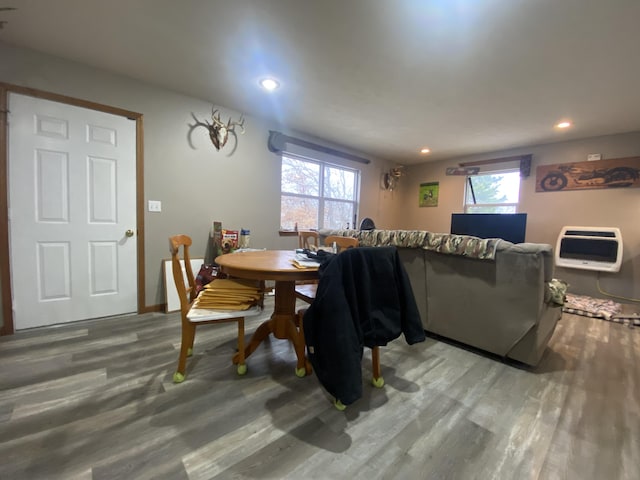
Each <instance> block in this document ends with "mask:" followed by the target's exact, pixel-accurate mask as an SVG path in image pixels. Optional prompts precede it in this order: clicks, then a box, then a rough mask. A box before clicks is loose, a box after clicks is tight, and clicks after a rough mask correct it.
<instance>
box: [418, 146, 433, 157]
mask: <svg viewBox="0 0 640 480" xmlns="http://www.w3.org/2000/svg"><path fill="white" fill-rule="evenodd" d="M420 153H422V154H425V155H426V154H427V153H431V150H429V149H428V148H427V147H424V148H423V149H421V150H420Z"/></svg>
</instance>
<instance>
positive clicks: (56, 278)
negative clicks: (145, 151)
mask: <svg viewBox="0 0 640 480" xmlns="http://www.w3.org/2000/svg"><path fill="white" fill-rule="evenodd" d="M9 112H10V113H9V116H8V120H9V230H10V237H9V238H10V252H11V283H12V292H13V309H14V312H13V313H14V324H15V328H16V330H20V329H25V328H31V327H37V326H41V325H53V324H57V323H65V322H72V321H75V320H83V319H88V318H99V317H105V316H110V315H118V314H123V313H131V312H135V311H136V310H137V299H138V292H137V270H136V267H137V249H136V238H135V236H127V230H129V231H130V232H129V235H132V234H133V232H135V230H136V126H135V121H134V120H129V119H127V118H124V117H120V116H117V115H111V114H108V113H103V112H98V111H94V110H90V109H86V108H80V107H75V106H71V105H67V104H62V103H58V102H52V101H49V100H42V99H37V98H34V97H29V96H25V95H18V94H13V93H10V94H9Z"/></svg>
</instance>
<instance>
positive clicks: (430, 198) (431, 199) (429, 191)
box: [418, 182, 440, 207]
mask: <svg viewBox="0 0 640 480" xmlns="http://www.w3.org/2000/svg"><path fill="white" fill-rule="evenodd" d="M439 188H440V182H428V183H421V184H420V198H419V200H418V206H420V207H437V206H438V190H439Z"/></svg>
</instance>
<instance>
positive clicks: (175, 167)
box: [0, 43, 398, 306]
mask: <svg viewBox="0 0 640 480" xmlns="http://www.w3.org/2000/svg"><path fill="white" fill-rule="evenodd" d="M0 81H3V82H7V83H11V84H15V85H20V86H26V87H31V88H37V89H40V90H44V91H48V92H53V93H58V94H63V95H68V96H72V97H76V98H80V99H83V100H89V101H93V102H98V103H103V104H107V105H110V106H114V107H119V108H123V109H127V110H131V111H135V112H139V113H142V114H143V115H144V152H145V154H144V162H145V169H144V189H145V206H146V202H147V200H160V201H162V212H161V213H149V212H146V213H145V218H144V222H145V230H146V235H145V250H146V251H145V275H146V291H145V294H146V303H147V306H152V305H158V304H162V303H164V284H163V278H162V266H161V264H162V259H165V258H168V241H167V238H168V237H169V236H170V235H173V234H176V233H186V234H189V235H191V236H192V238H193V240H194V247H193V248H192V255H193V256H205V255H206V254H207V253H208V251H209V250H208V248H209V247H208V245H209V233H210V229H211V224H212V222H213V221H214V220H220V221H222V222H223V226H224V227H226V228H238V229H239V228H241V227H244V228H249V229H250V230H251V244H252V246H255V247H266V248H270V249H288V248H295V247H296V246H297V239H296V238H291V237H280V236H279V235H278V227H279V225H280V159H279V157H278V156H277V155H275V154H273V153H271V152H269V151H268V149H267V138H268V135H269V133H268V132H269V130H278V131H282V132H283V133H287V134H290V135H297V136H300V137H303V138H306V139H310V140H314V139H313V138H310V137H308V136H304V135H303V134H301V133H300V132H296V131H294V130H291V129H288V128H287V126H282V125H276V124H272V123H269V122H266V121H264V120H261V119H259V118H255V117H250V116H248V117H246V122H245V128H246V133H245V134H244V135H238V146H237V149H236V151H235V152H234V154H233V155H232V156H230V157H229V156H228V152H229V151H230V150H231V147H232V143H231V144H230V145H228V146H227V148H226V149H223V150H221V151H220V152H216V150H215V149H214V147H213V145H212V144H211V142H210V140H209V138H208V135H207V133H206V131H205V130H204V129H202V128H200V129H197V130H195V131H194V132H193V134H192V140H193V144H194V147H195V149H192V148H191V147H190V146H189V144H188V141H187V134H188V130H189V128H188V124H189V123H192V122H193V119H192V118H191V112H193V113H195V115H196V116H197V117H198V118H200V119H205V118H208V116H210V115H211V107H212V104H214V103H215V99H211V100H208V99H197V98H192V97H189V96H185V95H181V94H178V93H175V92H171V91H168V90H165V89H162V88H158V87H155V86H153V85H149V84H145V83H141V82H139V81H136V80H134V79H130V78H126V77H123V76H119V75H113V74H110V73H108V72H105V71H102V70H97V69H95V68H92V67H89V66H85V65H80V64H77V63H72V62H68V61H66V60H63V59H60V58H57V57H52V56H49V55H43V54H40V53H36V52H33V51H29V50H24V49H18V48H14V47H12V46H9V45H6V44H2V43H0ZM216 106H217V107H219V108H222V117H223V118H224V119H226V118H227V116H229V115H232V116H234V118H236V117H237V116H238V115H239V113H238V112H235V111H232V110H228V109H224V108H223V107H221V106H218V105H216ZM230 142H233V140H232V139H231V140H230ZM324 144H325V145H328V146H333V147H337V148H340V146H337V145H331V144H329V143H327V142H324ZM0 148H5V146H0ZM351 153H355V154H357V155H360V156H364V155H363V154H362V153H360V152H351ZM368 158H371V157H368ZM346 164H348V165H350V166H352V167H353V166H355V167H356V168H359V169H360V170H361V172H362V182H361V203H362V206H361V208H360V218H363V217H365V216H368V217H372V218H374V219H376V220H377V221H378V222H379V224H381V225H385V224H386V225H389V226H390V227H392V226H393V222H392V218H393V216H392V214H391V212H393V211H394V208H393V205H394V203H397V202H398V199H397V198H394V196H393V194H390V193H389V192H383V191H382V190H381V189H380V188H379V184H380V177H381V175H382V172H383V171H385V170H386V169H388V168H389V166H390V165H389V164H388V163H387V162H384V161H380V160H376V159H373V158H372V163H371V164H369V165H363V164H359V163H353V162H351V163H346ZM132 208H133V206H132Z"/></svg>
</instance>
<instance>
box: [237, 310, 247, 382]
mask: <svg viewBox="0 0 640 480" xmlns="http://www.w3.org/2000/svg"><path fill="white" fill-rule="evenodd" d="M237 371H238V375H244V374H245V373H247V364H246V363H245V353H244V317H240V318H238V369H237Z"/></svg>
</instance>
